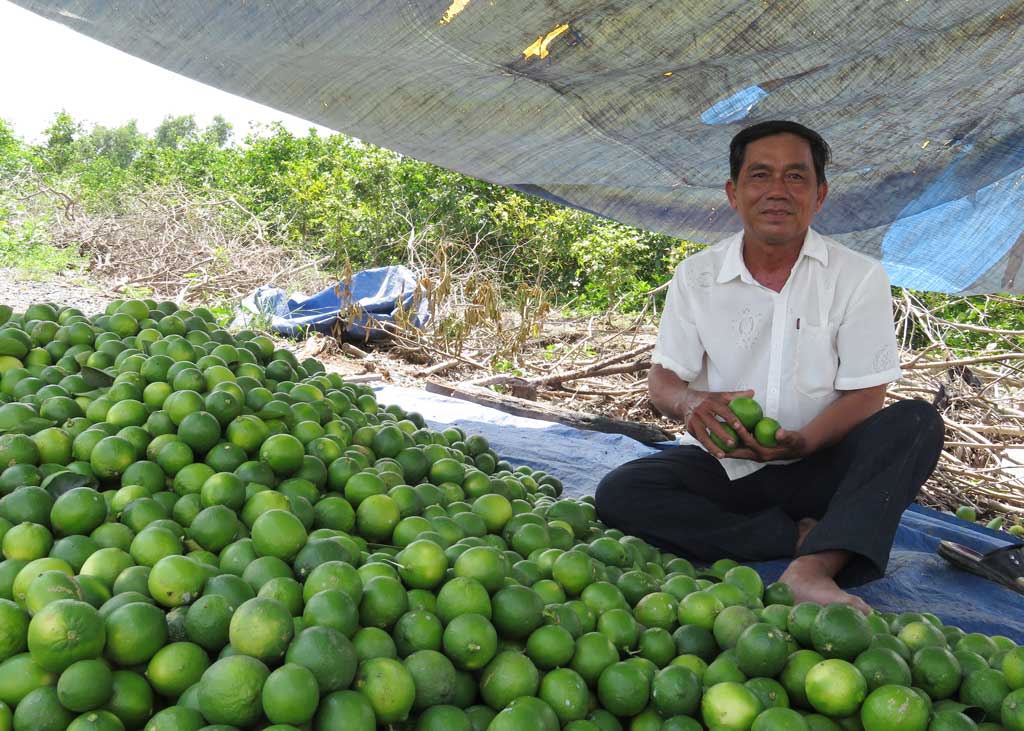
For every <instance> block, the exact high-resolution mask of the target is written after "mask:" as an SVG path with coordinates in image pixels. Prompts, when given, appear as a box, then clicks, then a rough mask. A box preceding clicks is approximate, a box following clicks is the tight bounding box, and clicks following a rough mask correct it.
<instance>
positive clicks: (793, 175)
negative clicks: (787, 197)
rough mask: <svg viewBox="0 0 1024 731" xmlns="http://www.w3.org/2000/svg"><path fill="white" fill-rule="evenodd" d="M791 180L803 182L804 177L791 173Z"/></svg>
mask: <svg viewBox="0 0 1024 731" xmlns="http://www.w3.org/2000/svg"><path fill="white" fill-rule="evenodd" d="M789 179H790V180H803V179H804V176H803V175H801V174H800V173H790V174H789Z"/></svg>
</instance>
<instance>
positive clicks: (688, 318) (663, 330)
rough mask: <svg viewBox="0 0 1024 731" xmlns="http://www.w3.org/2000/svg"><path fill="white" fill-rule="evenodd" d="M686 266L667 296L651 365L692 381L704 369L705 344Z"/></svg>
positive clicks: (680, 271)
mask: <svg viewBox="0 0 1024 731" xmlns="http://www.w3.org/2000/svg"><path fill="white" fill-rule="evenodd" d="M686 280H687V278H686V275H685V270H684V266H683V265H680V266H679V268H677V269H676V272H675V274H674V276H673V277H672V281H671V283H670V284H669V287H668V293H667V295H666V297H665V311H664V312H662V314H661V323H660V325H659V326H658V339H657V341H656V343H655V345H654V353H653V355H652V356H651V362H652V363H657V364H658V365H660V366H662V367H663V368H667V369H669V370H670V371H672V372H673V373H675V374H676V375H677V376H679V377H680V378H681V379H683V380H684V381H686V382H688V383H689V382H691V381H693V380H694V379H695V378H697V376H698V375H700V373H701V371H702V370H703V368H704V344H703V343H702V342H701V339H700V333H699V332H698V330H697V325H696V323H695V320H694V308H693V302H692V288H691V287H688V286H687V281H686Z"/></svg>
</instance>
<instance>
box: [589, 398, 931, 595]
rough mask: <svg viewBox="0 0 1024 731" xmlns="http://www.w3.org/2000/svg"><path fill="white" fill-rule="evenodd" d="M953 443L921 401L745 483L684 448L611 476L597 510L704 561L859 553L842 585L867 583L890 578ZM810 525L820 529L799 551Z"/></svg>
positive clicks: (884, 413)
mask: <svg viewBox="0 0 1024 731" xmlns="http://www.w3.org/2000/svg"><path fill="white" fill-rule="evenodd" d="M942 440H943V424H942V419H941V417H940V416H939V415H938V412H937V411H936V410H935V408H934V407H933V406H932V405H931V404H929V403H926V402H924V401H916V400H914V401H899V402H897V403H895V404H892V405H891V406H888V407H887V408H885V409H883V410H881V411H879V412H877V413H876V414H874V415H872V416H871V417H869V418H868V419H866V420H865V421H864V422H863V423H861V424H860V425H858V426H857V427H855V428H854V429H853V430H851V431H850V433H849V434H847V435H846V437H845V438H844V439H843V440H842V441H841V442H839V443H838V444H836V445H834V446H832V447H828V448H826V449H823V450H821V451H819V452H817V453H815V454H813V455H811V456H809V457H806V458H804V459H802V460H800V461H798V462H794V463H792V464H786V465H766V466H765V467H762V468H761V469H759V470H758V471H757V472H754V473H753V474H751V475H748V476H746V477H742V478H740V479H738V480H732V481H731V480H729V478H728V476H727V475H726V473H725V470H724V469H723V468H722V465H721V463H719V461H718V460H717V459H715V458H714V457H713V456H711V455H710V454H708V453H707V452H705V451H704V450H703V449H701V448H700V447H696V446H680V447H673V448H671V449H667V450H665V451H663V452H660V453H658V454H654V455H651V456H649V457H642V458H640V459H636V460H633V461H632V462H627V463H626V464H624V465H621V466H620V467H617V468H616V469H614V470H612V471H611V472H610V473H608V474H607V475H606V476H605V477H604V479H603V480H601V483H600V484H599V485H598V487H597V493H596V495H595V500H596V504H597V512H598V516H599V517H600V518H601V520H602V521H604V523H605V524H607V525H609V526H613V527H615V528H619V529H621V530H622V531H624V532H626V533H629V534H632V535H636V536H639V537H641V538H643V539H645V540H646V541H648V542H649V543H651V544H652V545H654V546H658V547H659V548H661V549H662V550H664V551H671V552H673V553H677V554H679V555H681V556H687V557H689V558H694V559H697V560H700V561H707V562H710V561H714V560H717V559H719V558H732V559H735V560H738V561H762V560H768V559H776V558H792V557H793V556H802V555H806V554H811V553H819V552H821V551H828V550H834V549H840V550H844V551H850V552H852V553H853V554H854V557H853V559H852V560H851V561H850V563H849V564H847V566H846V568H845V569H844V570H843V572H842V573H841V574H840V575H839V577H837V579H838V581H839V583H840V584H841V585H844V586H856V585H858V584H862V583H864V582H866V581H871V580H873V579H877V578H879V577H880V576H882V575H884V574H885V567H886V564H887V563H888V561H889V552H890V550H891V549H892V542H893V538H894V536H895V534H896V528H897V526H898V525H899V520H900V516H901V515H902V514H903V511H904V510H905V509H906V508H907V506H908V505H910V503H912V502H913V501H914V497H915V496H916V495H917V492H918V490H919V489H920V488H921V485H922V484H924V482H925V480H927V479H928V476H929V475H930V474H931V473H932V470H934V469H935V465H936V463H937V462H938V459H939V453H940V451H941V450H942ZM801 518H814V519H816V520H817V521H818V524H817V526H815V527H814V529H813V530H811V532H810V533H809V534H808V536H807V538H806V540H805V541H804V543H803V545H802V546H801V547H800V549H799V550H796V541H797V525H796V524H797V521H798V520H800V519H801Z"/></svg>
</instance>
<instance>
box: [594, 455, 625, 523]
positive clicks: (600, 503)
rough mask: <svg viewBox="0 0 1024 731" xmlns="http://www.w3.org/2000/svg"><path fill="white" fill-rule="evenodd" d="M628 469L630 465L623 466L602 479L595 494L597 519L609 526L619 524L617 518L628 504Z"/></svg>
mask: <svg viewBox="0 0 1024 731" xmlns="http://www.w3.org/2000/svg"><path fill="white" fill-rule="evenodd" d="M627 467H628V465H621V466H619V467H616V468H615V469H614V470H612V471H611V472H609V473H608V474H607V475H605V476H604V477H602V478H601V481H600V482H599V483H598V484H597V490H596V491H595V492H594V506H595V507H596V508H597V517H598V518H600V519H601V521H602V522H604V523H606V524H607V525H614V524H615V523H616V522H617V521H616V516H621V515H622V512H623V506H624V505H626V503H627V499H626V496H625V493H626V490H627V489H628V488H627V478H626V473H627V469H626V468H627Z"/></svg>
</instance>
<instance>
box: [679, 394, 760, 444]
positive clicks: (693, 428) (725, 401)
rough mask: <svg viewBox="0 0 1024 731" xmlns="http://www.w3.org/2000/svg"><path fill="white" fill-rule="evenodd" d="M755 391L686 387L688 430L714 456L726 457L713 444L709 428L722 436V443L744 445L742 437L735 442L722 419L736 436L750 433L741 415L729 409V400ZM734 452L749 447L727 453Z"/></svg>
mask: <svg viewBox="0 0 1024 731" xmlns="http://www.w3.org/2000/svg"><path fill="white" fill-rule="evenodd" d="M753 395H754V392H753V391H695V390H692V389H691V390H687V392H686V398H685V401H684V403H683V404H682V406H683V415H682V417H683V418H682V421H683V424H684V425H685V426H686V431H688V432H689V433H690V434H691V435H692V436H693V437H694V438H695V439H696V440H697V441H699V442H700V443H701V444H703V445H704V448H705V449H707V450H708V452H709V453H711V454H713V455H715V456H716V457H718V458H719V459H722V458H723V457H725V456H727V455H726V453H725V452H724V451H723V450H722V448H721V447H719V446H718V445H717V444H715V443H714V441H712V439H711V435H710V434H709V433H708V432H709V431H710V432H712V433H714V434H715V435H716V436H717V437H718V438H719V439H721V440H722V443H723V444H726V445H729V446H733V447H740V446H741V445H742V444H745V443H746V442H745V440H743V438H742V436H740V439H741V441H740V442H739V443H736V442H735V441H734V440H733V437H732V435H730V434H729V432H727V431H726V430H725V429H724V428H722V422H725V423H726V424H728V425H729V426H731V427H732V428H733V429H734V430H735V431H736V434H737V435H740V433H741V431H742V433H744V434H747V436H748V437H749V436H750V435H749V433H748V432H747V431H746V430H745V429H743V424H741V423H740V420H739V418H737V416H736V414H734V413H733V412H732V409H730V408H729V402H730V401H732V400H733V399H734V398H739V397H741V396H748V397H752V396H753ZM735 451H746V450H734V451H733V452H729V453H728V456H730V457H731V456H733V454H734V453H735Z"/></svg>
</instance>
